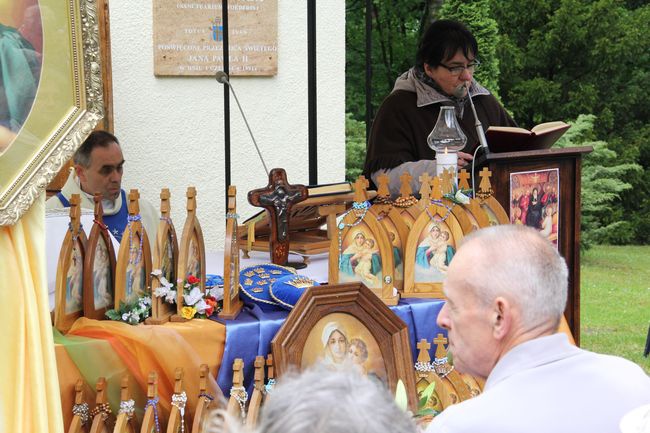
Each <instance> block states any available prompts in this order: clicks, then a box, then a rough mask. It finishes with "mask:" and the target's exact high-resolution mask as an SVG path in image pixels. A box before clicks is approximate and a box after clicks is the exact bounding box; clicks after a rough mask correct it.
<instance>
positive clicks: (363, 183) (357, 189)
mask: <svg viewBox="0 0 650 433" xmlns="http://www.w3.org/2000/svg"><path fill="white" fill-rule="evenodd" d="M369 185H370V183H369V182H368V179H366V177H365V176H364V175H361V176H359V177H358V178H357V180H356V181H355V182H354V185H353V186H352V189H354V201H356V202H358V203H363V202H364V201H366V200H367V199H368V196H367V195H366V190H367V189H368V186H369Z"/></svg>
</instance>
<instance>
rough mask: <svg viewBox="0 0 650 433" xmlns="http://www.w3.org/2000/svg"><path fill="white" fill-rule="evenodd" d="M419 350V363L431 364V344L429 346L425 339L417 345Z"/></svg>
mask: <svg viewBox="0 0 650 433" xmlns="http://www.w3.org/2000/svg"><path fill="white" fill-rule="evenodd" d="M417 348H418V349H419V350H420V351H419V352H418V362H421V363H429V362H431V356H430V355H429V349H431V344H429V342H428V341H427V340H426V339H424V338H423V339H422V340H420V342H419V343H418V344H417Z"/></svg>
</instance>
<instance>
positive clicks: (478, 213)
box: [458, 169, 490, 229]
mask: <svg viewBox="0 0 650 433" xmlns="http://www.w3.org/2000/svg"><path fill="white" fill-rule="evenodd" d="M469 178H470V174H469V173H468V172H467V170H465V169H462V170H460V171H459V172H458V188H460V189H461V190H471V188H470V186H469ZM461 206H463V208H464V209H465V212H467V216H468V217H469V220H470V222H474V221H475V222H476V227H475V228H478V229H482V228H485V227H489V226H490V219H489V218H488V215H487V213H486V212H485V209H483V208H482V207H481V202H480V201H479V200H477V199H476V198H472V197H470V199H469V203H468V204H462V205H461ZM472 225H474V224H472Z"/></svg>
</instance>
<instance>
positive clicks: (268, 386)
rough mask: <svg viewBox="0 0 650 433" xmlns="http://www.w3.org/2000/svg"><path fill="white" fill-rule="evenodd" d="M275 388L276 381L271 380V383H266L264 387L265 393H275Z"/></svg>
mask: <svg viewBox="0 0 650 433" xmlns="http://www.w3.org/2000/svg"><path fill="white" fill-rule="evenodd" d="M274 386H275V379H269V381H268V382H266V385H264V392H265V393H266V394H270V393H271V391H273V387H274Z"/></svg>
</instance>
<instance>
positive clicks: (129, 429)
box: [113, 376, 138, 433]
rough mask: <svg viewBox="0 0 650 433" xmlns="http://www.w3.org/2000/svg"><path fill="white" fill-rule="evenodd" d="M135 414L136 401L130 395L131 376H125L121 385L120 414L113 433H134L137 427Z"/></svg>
mask: <svg viewBox="0 0 650 433" xmlns="http://www.w3.org/2000/svg"><path fill="white" fill-rule="evenodd" d="M134 414H135V401H133V400H132V399H131V396H130V393H129V376H124V377H123V378H122V383H121V391H120V412H119V413H118V414H117V421H115V428H114V429H113V433H134V432H136V431H137V430H138V429H137V426H136V425H135V423H136V420H135V418H134V416H133V415H134Z"/></svg>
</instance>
